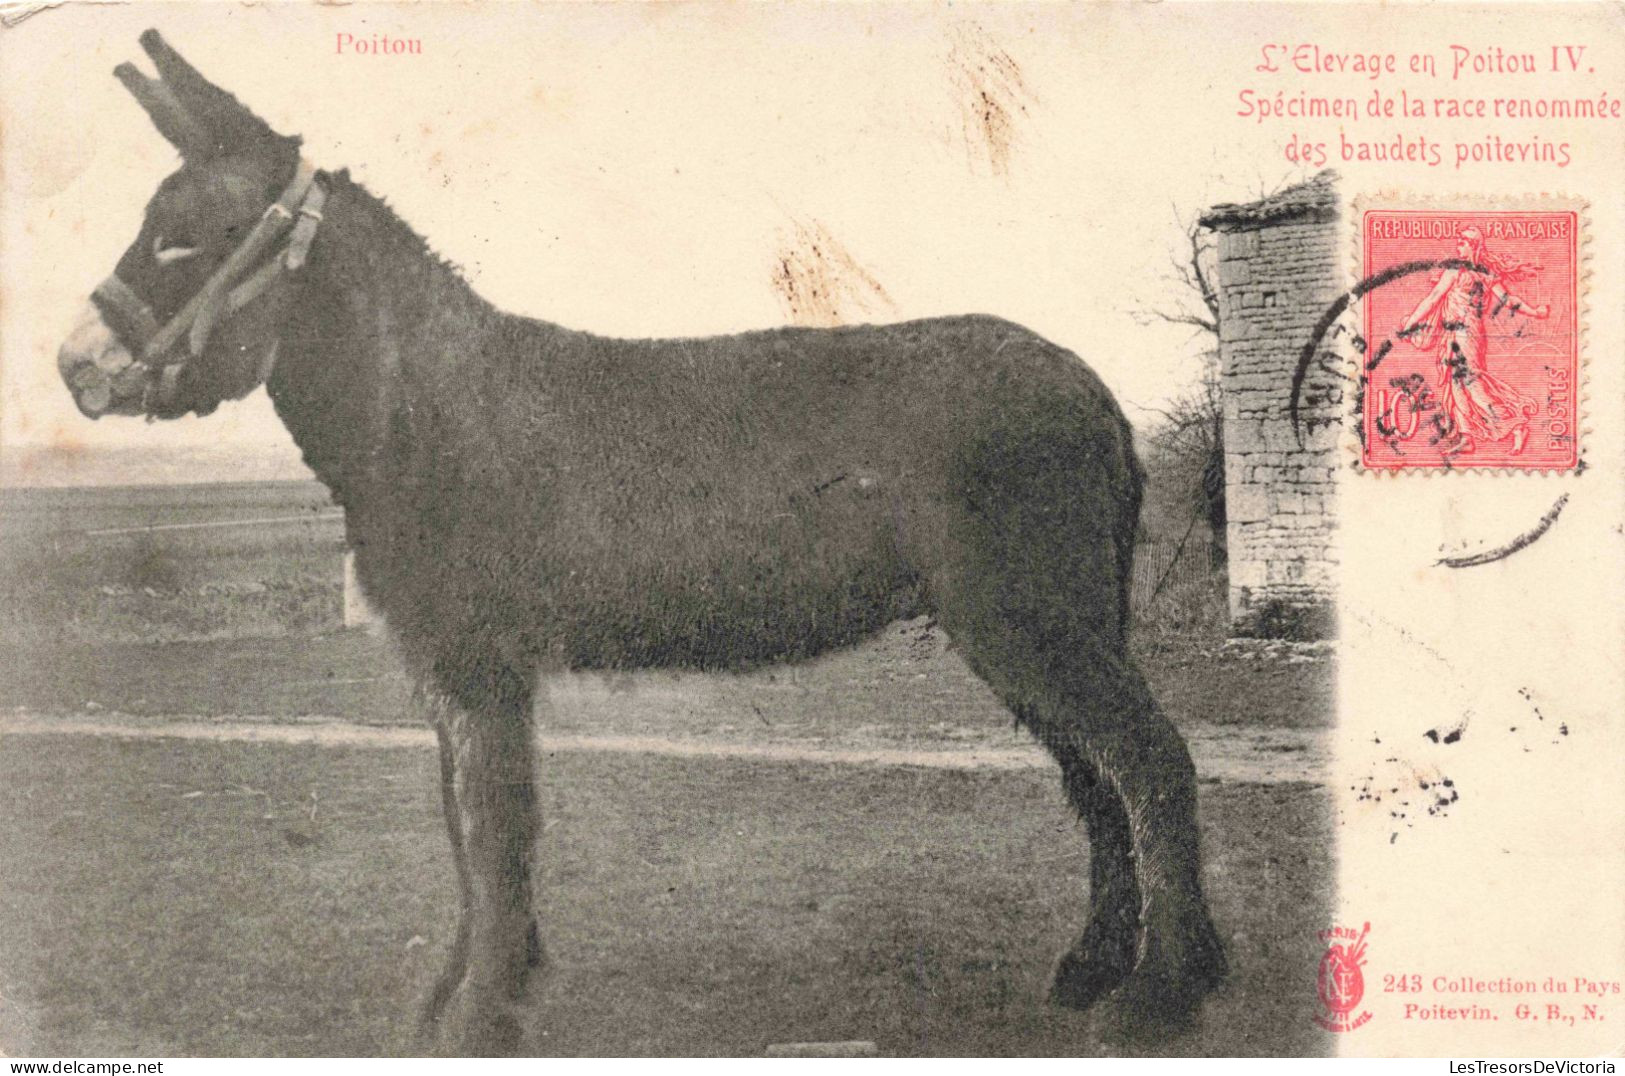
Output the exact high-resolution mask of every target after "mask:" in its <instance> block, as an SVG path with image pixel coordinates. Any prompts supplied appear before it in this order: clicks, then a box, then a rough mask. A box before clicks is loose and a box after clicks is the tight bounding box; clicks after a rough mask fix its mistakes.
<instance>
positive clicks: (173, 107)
mask: <svg viewBox="0 0 1625 1076" xmlns="http://www.w3.org/2000/svg"><path fill="white" fill-rule="evenodd" d="M113 75H114V77H115V78H117V79H118V80H119V81H120V82H122V83H124V86H125V88H126V89H128V90H129V91H130V93H131V94H133V95H134V96H135V99H136V100H137V101H138V102H140V104H141V107H142V108H144V109H146V110H147V115H149V116H151V117H152V123H153V126H155V127H157V128H158V133H159V134H161V135H163V136H164V137H165V138H167V139H169V144H170V145H172V146H174V147H175V148H176V149H178V150H180V153H181V156H182V157H188V158H191V157H204V156H207V155H208V154H210V153H212V152H213V151H214V148H215V146H214V139H213V138H211V137H210V136H209V132H208V131H206V130H204V129H203V125H202V124H200V123H198V121H197V120H195V119H193V118H192V117H191V115H189V114H188V113H187V111H186V109H184V108H182V107H181V103H180V102H179V101H177V100H176V99H175V94H174V93H173V92H171V90H170V88H169V87H168V86H165V85H164V84H163V83H162V82H159V81H158V80H157V79H151V78H148V77H147V76H146V75H143V74H142V73H141V72H140V71H139V70H137V68H136V66H135V64H130V63H123V64H119V65H118V66H117V67H115V68H113Z"/></svg>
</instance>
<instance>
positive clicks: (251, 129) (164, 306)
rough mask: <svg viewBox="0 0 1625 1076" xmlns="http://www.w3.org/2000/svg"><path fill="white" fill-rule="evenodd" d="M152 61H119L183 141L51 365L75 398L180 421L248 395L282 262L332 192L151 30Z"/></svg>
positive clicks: (273, 335)
mask: <svg viewBox="0 0 1625 1076" xmlns="http://www.w3.org/2000/svg"><path fill="white" fill-rule="evenodd" d="M141 47H142V48H144V49H145V50H146V52H147V54H148V55H149V56H151V57H152V61H153V63H154V64H155V65H156V67H157V69H158V74H159V77H158V78H157V79H150V78H148V77H147V76H146V75H144V74H142V73H141V72H140V71H139V70H137V68H136V67H135V66H134V65H133V64H128V63H125V64H120V65H119V66H118V67H117V68H116V69H115V70H114V72H113V74H114V75H115V76H116V77H117V78H118V79H119V81H120V82H122V83H124V85H125V86H126V87H127V88H128V89H129V91H130V92H131V93H132V94H133V95H134V96H135V99H136V100H137V101H138V102H140V104H141V106H142V107H143V108H144V109H146V111H147V114H148V115H149V116H151V117H152V121H153V123H154V124H155V125H156V126H157V128H158V130H159V132H161V133H162V134H163V136H164V137H165V138H167V139H168V140H169V141H170V143H171V144H173V145H174V147H175V148H176V149H177V150H179V151H180V155H181V160H182V166H181V168H180V170H179V171H177V172H175V173H174V174H172V175H171V176H169V177H168V178H167V179H165V180H164V181H163V182H162V183H161V184H159V186H158V191H157V193H156V194H154V195H153V197H152V200H151V201H150V202H149V203H148V204H147V211H146V218H145V220H144V221H143V222H142V225H141V232H140V234H139V235H137V236H136V238H135V242H134V243H132V244H131V245H130V247H129V249H128V250H126V251H125V252H124V256H123V257H122V258H120V259H119V262H118V266H117V268H115V269H114V271H113V274H112V275H111V276H110V277H108V278H107V280H106V281H104V282H103V283H102V284H101V285H100V286H99V287H98V288H97V289H96V291H95V293H94V294H93V295H92V297H91V302H90V304H89V306H88V307H87V309H86V310H85V312H84V315H83V318H82V320H81V322H80V324H79V326H78V327H77V328H76V329H75V330H74V332H73V334H72V335H71V336H70V337H69V338H68V340H67V342H66V343H64V344H63V345H62V349H61V351H60V352H59V353H58V356H57V365H58V368H59V369H60V370H61V373H62V376H63V379H64V380H66V381H67V383H68V387H69V388H70V389H71V390H72V391H73V394H74V399H75V401H76V402H77V403H78V405H79V409H80V410H81V411H83V412H84V413H85V414H87V415H89V416H91V417H92V418H95V417H98V416H100V415H103V414H107V413H118V414H142V413H145V414H147V415H150V416H155V417H159V418H176V417H179V416H181V415H184V414H186V413H187V412H189V411H194V412H196V413H198V414H200V415H204V414H208V413H209V412H211V411H213V410H214V409H215V408H216V407H217V406H219V404H220V401H222V400H227V399H237V398H239V397H242V396H245V395H247V394H248V393H249V392H251V391H252V390H253V389H254V388H255V387H256V386H257V385H259V384H260V383H261V382H263V381H264V380H265V378H266V377H267V376H269V373H270V366H271V363H272V362H273V361H274V359H275V351H276V339H277V332H278V329H279V326H280V324H281V322H282V320H283V319H284V318H285V317H286V316H287V315H288V314H289V312H290V311H289V304H290V300H291V295H292V291H293V288H292V287H291V285H290V278H289V277H288V271H289V270H290V269H297V268H299V266H300V265H301V264H302V263H303V260H304V257H305V252H306V250H307V248H308V247H309V244H310V242H311V239H312V237H313V236H314V233H315V229H316V225H317V222H318V221H320V219H321V212H320V205H321V199H322V197H323V196H324V195H323V190H322V187H321V185H320V184H319V183H317V182H315V177H314V174H313V172H312V171H311V170H310V169H309V167H308V166H306V165H305V164H304V163H303V162H302V161H301V160H300V157H299V148H298V147H299V142H298V139H296V138H288V137H284V136H282V135H279V134H277V133H276V132H275V131H273V130H271V128H270V127H269V126H267V125H266V124H265V122H264V121H263V120H261V119H259V117H257V116H255V115H254V114H253V113H252V112H250V111H249V110H248V109H246V108H244V107H243V106H242V105H240V104H239V103H238V102H237V100H236V98H234V97H232V96H231V94H229V93H227V92H225V91H224V90H222V89H220V88H219V87H218V86H215V85H214V84H213V83H211V82H210V81H209V80H207V79H205V78H204V77H203V76H202V75H200V74H199V73H198V72H197V71H196V70H195V69H194V68H193V67H192V66H191V65H190V64H188V63H187V62H186V61H185V60H183V59H182V58H181V57H180V55H179V54H178V53H176V52H175V50H174V49H172V48H170V47H169V46H168V45H167V44H166V43H165V42H164V40H163V38H162V37H160V36H159V35H158V33H157V31H155V30H148V31H147V32H146V33H144V34H142V35H141Z"/></svg>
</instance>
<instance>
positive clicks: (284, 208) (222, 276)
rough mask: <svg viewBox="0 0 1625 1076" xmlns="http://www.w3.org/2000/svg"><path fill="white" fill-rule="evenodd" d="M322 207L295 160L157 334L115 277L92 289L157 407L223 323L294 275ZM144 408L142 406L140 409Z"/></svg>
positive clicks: (321, 196) (304, 167) (322, 193)
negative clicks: (130, 347) (149, 379)
mask: <svg viewBox="0 0 1625 1076" xmlns="http://www.w3.org/2000/svg"><path fill="white" fill-rule="evenodd" d="M326 201H327V191H326V190H325V189H323V187H322V185H321V184H320V183H317V182H316V167H315V166H314V165H313V164H311V163H310V162H309V161H307V160H305V159H304V158H303V157H301V158H300V159H299V166H298V168H297V169H295V170H294V175H293V179H292V180H291V181H290V182H289V183H288V186H287V187H286V188H284V190H283V191H282V194H281V195H280V196H279V197H278V198H277V200H276V201H274V202H272V203H271V204H270V205H269V206H267V207H266V209H265V212H264V213H263V214H262V215H261V216H260V219H259V220H258V221H257V222H256V223H255V225H254V227H253V230H251V231H250V232H249V233H248V235H247V237H245V238H244V239H243V241H242V242H241V243H240V244H238V246H237V248H236V249H235V250H233V251H232V252H231V253H230V254H229V255H228V256H227V257H226V260H225V261H223V262H221V263H220V265H219V266H218V267H217V268H216V269H215V271H214V272H213V273H211V274H210V275H209V279H208V280H206V281H205V282H204V284H203V287H202V288H200V289H199V290H198V292H197V294H195V295H193V296H192V297H191V298H190V299H188V300H187V301H186V303H185V305H184V306H182V307H181V308H180V310H179V311H177V312H176V313H175V315H174V317H172V318H170V319H169V321H168V322H167V323H165V324H164V325H162V326H160V325H159V324H158V319H157V317H156V316H155V315H154V314H153V312H152V308H151V307H149V306H148V305H147V304H146V303H144V302H142V300H141V298H140V296H138V295H136V294H135V292H134V290H133V289H131V288H130V286H129V285H128V284H126V283H124V281H122V280H120V279H119V277H118V275H117V274H114V275H113V276H110V277H108V278H107V279H106V280H104V281H102V283H101V284H100V285H98V286H97V288H96V290H95V292H94V293H93V296H94V297H95V298H96V299H97V300H99V305H101V306H102V307H104V308H105V309H108V310H109V311H111V313H112V315H113V318H114V319H115V320H116V321H118V322H120V324H119V325H117V326H115V328H117V329H118V330H119V331H121V332H122V333H124V334H125V335H127V336H128V337H129V339H130V340H131V341H132V342H133V343H134V344H135V346H136V348H138V349H139V351H140V355H139V356H138V358H137V361H138V362H140V363H141V365H143V366H145V367H146V368H147V369H148V371H149V372H152V373H155V374H157V377H156V378H155V380H154V383H152V384H150V385H149V388H148V392H149V395H151V394H155V395H156V402H157V403H158V404H159V405H164V404H168V403H170V402H171V401H172V400H173V399H174V398H175V390H176V388H177V386H178V385H179V384H180V375H181V372H182V371H183V370H184V369H185V368H186V364H187V363H188V362H190V361H191V360H193V359H195V358H197V357H199V356H200V355H202V354H203V350H204V348H205V347H207V346H208V342H209V337H210V335H211V334H212V333H213V332H214V329H215V327H216V326H217V325H218V324H219V323H220V322H221V321H222V320H223V319H224V318H229V317H230V316H231V315H233V314H235V313H236V312H237V311H239V310H241V309H242V308H243V307H245V306H247V305H248V304H249V303H251V302H253V301H254V300H255V299H257V298H259V297H260V296H261V295H262V294H264V292H265V290H266V289H267V288H269V287H270V286H271V284H272V282H274V281H275V280H276V278H277V277H278V276H280V275H281V274H282V273H283V271H285V270H286V271H288V272H297V271H298V270H300V269H302V268H303V267H304V265H305V261H306V259H307V258H308V257H309V254H310V245H311V242H312V241H313V240H314V239H315V238H316V229H317V227H318V226H319V225H320V223H321V220H322V207H323V205H324V204H325V203H326ZM290 232H291V233H292V234H291V235H289V238H288V244H287V247H286V249H285V250H284V251H283V253H282V255H281V256H280V257H272V258H271V259H269V260H268V261H264V262H263V263H262V262H261V259H262V258H264V257H265V255H266V253H267V252H268V251H270V250H271V249H272V247H273V246H274V245H275V244H276V243H277V241H278V240H280V239H281V238H282V237H283V236H284V235H285V234H288V233H290ZM182 337H185V339H186V347H185V349H184V350H183V349H181V348H180V347H179V344H180V342H181V338H182ZM266 373H267V374H268V373H269V370H267V371H266ZM262 380H263V379H262ZM150 402H151V401H144V405H145V404H146V403H150ZM147 410H149V411H150V410H151V407H150V406H149V407H147Z"/></svg>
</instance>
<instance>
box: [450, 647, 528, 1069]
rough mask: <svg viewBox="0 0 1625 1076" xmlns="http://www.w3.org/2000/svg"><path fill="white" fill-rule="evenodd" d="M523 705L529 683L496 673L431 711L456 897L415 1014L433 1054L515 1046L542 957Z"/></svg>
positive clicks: (469, 683)
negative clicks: (438, 958) (445, 944)
mask: <svg viewBox="0 0 1625 1076" xmlns="http://www.w3.org/2000/svg"><path fill="white" fill-rule="evenodd" d="M438 679H440V680H441V682H442V683H443V684H444V686H445V687H447V688H448V689H450V688H452V687H453V685H452V683H450V682H447V681H449V680H450V679H451V678H449V677H444V678H438ZM532 697H533V691H532V685H531V681H530V679H529V678H528V677H526V676H521V675H519V674H517V673H514V672H512V671H511V670H508V669H506V668H504V669H500V670H497V671H495V672H492V673H489V674H485V675H479V674H476V675H475V676H473V677H465V678H463V679H461V680H460V681H458V682H456V683H455V695H452V694H451V693H450V692H448V693H447V694H446V695H445V696H443V697H442V698H441V699H440V700H439V701H438V702H437V703H436V704H435V705H434V706H432V707H431V715H432V717H433V719H434V721H435V727H436V731H437V732H438V734H439V738H440V753H441V776H442V782H443V792H444V798H445V805H446V822H447V826H448V829H449V830H450V833H451V845H452V855H453V859H454V861H455V863H456V866H457V877H458V885H459V888H460V896H461V909H460V917H459V922H458V929H457V938H456V940H455V941H454V942H453V944H452V952H451V958H450V963H449V965H448V966H447V968H446V971H445V973H444V974H443V976H442V977H441V980H440V982H439V983H437V984H436V986H435V989H434V991H433V993H432V994H431V996H430V998H429V1002H428V1006H427V1007H426V1010H425V1012H424V1019H425V1025H426V1026H425V1030H426V1031H428V1032H430V1033H431V1034H432V1035H433V1037H434V1041H435V1045H436V1049H437V1050H438V1051H439V1052H442V1053H451V1054H461V1055H476V1054H477V1055H490V1054H496V1055H501V1054H512V1053H516V1052H518V1051H519V1049H520V1047H521V1042H522V1038H523V1028H524V1026H525V1023H526V1020H527V1017H528V1013H527V1011H526V1008H525V1004H524V1002H525V998H526V986H527V982H528V980H529V977H530V973H531V971H532V969H533V968H535V967H537V966H538V965H539V964H540V963H541V959H542V954H541V944H540V938H539V936H538V934H537V931H536V925H535V920H534V913H533V911H532V899H531V879H532V868H531V861H532V855H533V845H534V841H535V835H536V817H535V814H536V791H535V752H534V747H533V741H532V729H531V712H530V711H531V701H532Z"/></svg>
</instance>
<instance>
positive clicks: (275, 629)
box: [0, 482, 344, 646]
mask: <svg viewBox="0 0 1625 1076" xmlns="http://www.w3.org/2000/svg"><path fill="white" fill-rule="evenodd" d="M220 523H231V524H235V525H232V526H216V525H214V524H220ZM203 524H207V525H203ZM151 528H160V529H151ZM343 536H344V524H343V519H342V517H341V516H339V515H337V514H336V511H335V509H334V508H333V507H332V505H331V503H330V502H329V500H328V496H327V491H326V490H325V489H323V488H322V487H321V486H320V485H318V484H316V483H314V482H263V483H243V484H240V485H198V486H161V487H145V486H136V487H128V488H93V489H38V490H35V489H7V490H3V491H0V625H3V627H0V639H3V640H4V643H5V644H9V645H12V646H54V645H59V644H62V643H74V642H89V641H104V642H108V641H115V642H137V641H155V640H174V639H210V638H252V637H263V636H271V635H285V634H308V633H310V632H313V631H320V630H324V629H330V628H332V627H335V626H336V625H338V624H339V623H340V621H341V591H340V580H341V567H340V565H341V561H340V558H341V554H342V550H343Z"/></svg>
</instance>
